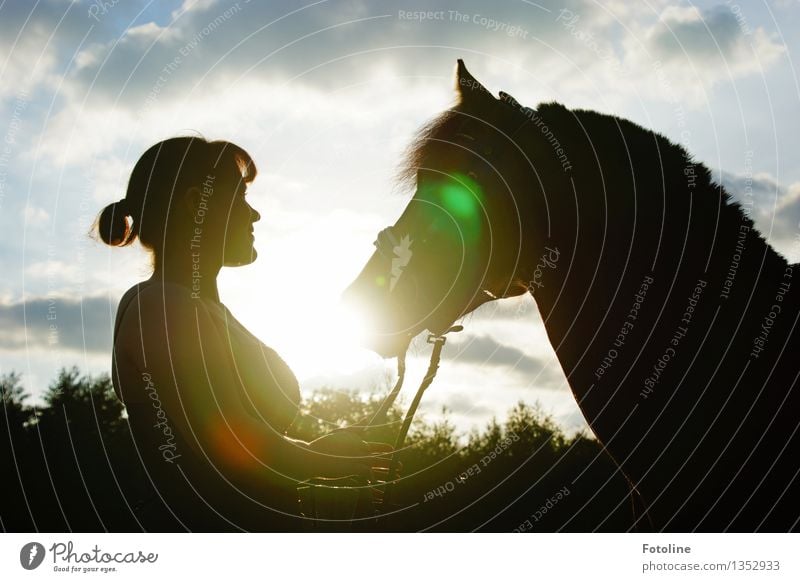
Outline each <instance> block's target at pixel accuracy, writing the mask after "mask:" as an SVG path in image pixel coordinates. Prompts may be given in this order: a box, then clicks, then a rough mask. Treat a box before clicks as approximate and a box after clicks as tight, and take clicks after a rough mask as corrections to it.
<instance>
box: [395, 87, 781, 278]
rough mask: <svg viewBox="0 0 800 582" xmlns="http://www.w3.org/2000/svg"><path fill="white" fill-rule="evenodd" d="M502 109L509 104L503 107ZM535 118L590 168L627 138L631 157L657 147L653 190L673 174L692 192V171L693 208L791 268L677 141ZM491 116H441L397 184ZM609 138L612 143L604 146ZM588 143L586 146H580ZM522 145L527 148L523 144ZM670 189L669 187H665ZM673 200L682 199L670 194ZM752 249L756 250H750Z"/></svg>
mask: <svg viewBox="0 0 800 582" xmlns="http://www.w3.org/2000/svg"><path fill="white" fill-rule="evenodd" d="M498 106H504V105H502V104H499V103H498ZM535 111H536V115H537V116H538V117H539V118H541V119H543V120H544V121H545V123H546V124H547V126H548V127H549V128H550V129H551V130H552V131H553V133H554V134H555V135H556V136H557V137H558V140H559V141H560V142H561V143H562V144H564V149H565V150H567V151H569V152H570V158H571V159H572V160H573V161H577V162H580V160H581V156H582V155H583V156H588V159H589V160H591V164H594V163H595V157H594V156H595V155H597V152H600V153H601V157H602V156H609V157H613V155H615V153H618V150H619V140H620V138H623V139H624V141H625V148H626V149H627V151H628V152H629V153H631V152H632V153H633V155H636V154H637V153H640V152H652V151H653V148H654V146H655V147H656V148H657V150H658V156H657V158H655V159H650V158H653V156H650V158H648V157H647V156H642V157H640V158H639V161H640V162H642V163H643V165H644V166H645V167H641V168H640V167H636V168H634V169H635V171H636V172H640V173H641V174H644V175H648V177H649V176H652V177H653V178H654V179H655V177H658V187H657V188H654V190H657V191H659V192H660V191H661V188H662V182H661V175H662V173H663V174H665V175H666V174H669V175H670V176H672V181H673V186H674V184H677V183H679V182H683V187H680V188H674V189H676V190H680V191H682V192H684V193H686V192H687V188H686V181H685V178H684V175H683V170H684V169H685V168H687V167H692V168H693V169H694V172H695V178H696V183H695V186H694V188H693V192H694V193H695V194H694V199H693V204H694V205H695V207H696V208H697V209H698V210H701V211H703V210H704V211H705V212H706V213H707V214H708V215H716V213H717V212H719V219H720V226H721V227H722V228H733V227H734V225H736V226H735V228H738V227H739V226H738V225H746V226H747V227H749V229H750V235H751V238H750V242H749V243H748V246H750V245H754V246H756V247H758V248H759V250H760V249H763V250H764V251H765V252H766V258H767V259H770V260H769V261H768V262H769V263H773V264H774V263H775V261H777V262H778V264H780V265H786V264H787V261H786V259H785V258H784V257H783V256H782V255H780V254H779V253H778V252H777V251H775V250H774V249H773V248H772V247H771V246H770V245H769V244H768V243H767V241H766V240H765V239H764V237H763V236H762V235H761V233H760V232H759V231H758V230H757V229H756V228H755V225H754V223H753V221H752V220H751V219H750V217H749V215H748V214H747V213H746V212H745V211H744V209H743V208H742V206H741V204H740V203H739V202H737V201H735V200H733V199H732V198H731V196H730V194H729V193H728V192H727V191H726V190H725V188H724V187H723V186H722V185H721V184H718V183H716V182H715V181H713V180H712V177H711V172H710V171H709V169H708V168H707V167H706V166H705V165H703V164H702V163H700V162H697V161H695V160H694V159H693V158H692V156H691V155H690V154H689V153H688V152H687V151H686V149H685V148H684V147H683V146H681V145H680V144H676V143H673V142H672V141H670V140H669V139H667V138H666V137H665V136H663V135H661V134H659V133H657V132H654V131H652V130H648V129H645V128H644V127H642V126H640V125H638V124H636V123H634V122H632V121H628V120H627V119H623V118H620V117H616V116H613V115H607V114H602V113H598V112H596V111H590V110H585V109H572V110H571V109H567V108H566V107H564V106H563V105H561V104H559V103H556V102H550V103H542V104H540V105H539V106H538V107H537V108H536V110H535ZM465 113H466V114H467V115H469V116H479V117H482V118H488V117H489V116H488V114H487V113H486V112H475V111H466V108H465V106H464V104H461V103H460V104H458V105H456V106H454V107H453V108H451V109H448V110H446V111H444V112H442V113H441V114H440V115H438V116H436V117H434V118H433V119H431V120H430V121H429V122H428V123H426V124H425V125H423V126H422V127H421V128H420V129H419V130H418V131H417V133H416V134H415V136H414V138H413V140H412V141H411V143H410V144H409V146H408V147H407V148H406V151H405V155H404V157H403V159H402V162H401V164H400V166H399V168H398V171H397V181H398V183H399V184H400V185H401V186H406V187H408V186H410V187H413V186H414V184H415V181H416V178H417V169H418V168H432V167H437V166H438V165H440V159H439V156H440V153H441V151H442V143H443V142H448V141H451V140H452V139H453V137H454V135H455V133H457V131H458V128H460V127H461V124H462V123H463V122H464V119H465V116H464V114H465ZM527 131H529V132H533V133H535V134H538V135H541V133H542V132H540V131H539V128H538V127H536V126H535V125H534V124H533V123H531V124H529V127H528V129H527ZM586 135H588V136H591V141H592V144H593V148H592V150H590V151H587V148H586V145H585V142H586ZM606 140H608V144H606V143H603V142H604V141H606ZM581 144H584V145H581ZM520 145H521V147H522V144H520ZM583 165H584V164H580V163H578V164H576V168H575V170H574V172H575V177H576V182H578V180H579V177H580V173H581V166H583ZM666 186H667V188H668V191H670V190H669V184H667V185H666ZM670 195H671V196H675V195H679V194H678V193H671V194H670ZM751 250H752V247H751Z"/></svg>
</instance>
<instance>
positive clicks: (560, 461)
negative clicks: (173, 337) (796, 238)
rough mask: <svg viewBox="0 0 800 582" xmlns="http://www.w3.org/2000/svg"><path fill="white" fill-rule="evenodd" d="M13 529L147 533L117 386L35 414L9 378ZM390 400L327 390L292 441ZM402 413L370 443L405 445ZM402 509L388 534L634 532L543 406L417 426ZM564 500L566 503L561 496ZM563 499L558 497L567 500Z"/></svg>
mask: <svg viewBox="0 0 800 582" xmlns="http://www.w3.org/2000/svg"><path fill="white" fill-rule="evenodd" d="M0 398H2V403H3V414H2V415H0V429H1V430H2V436H0V439H2V445H1V447H0V468H1V469H2V474H3V475H4V477H5V478H4V490H3V495H2V505H0V526H2V529H3V530H4V531H34V530H39V531H104V530H106V531H138V530H140V529H141V527H140V526H139V524H138V522H137V520H136V518H135V517H134V512H133V511H132V507H133V506H134V505H135V504H136V502H137V498H136V495H137V488H136V487H137V485H138V484H140V483H141V482H142V481H143V480H144V479H146V475H145V474H144V473H143V471H142V469H141V462H140V460H139V455H138V453H137V450H136V447H135V444H134V442H133V440H132V439H131V436H130V431H129V427H128V424H127V420H126V418H125V415H124V407H123V406H122V404H121V403H120V402H119V401H118V400H117V398H116V396H115V394H114V391H113V388H112V385H111V381H110V378H109V377H108V376H107V375H101V376H97V377H89V376H82V375H81V374H80V373H79V371H78V370H77V369H76V368H72V369H64V370H62V371H61V372H60V373H59V375H58V377H57V378H56V379H55V380H54V381H53V383H52V384H51V385H50V386H49V387H48V389H47V391H46V392H45V394H44V398H43V400H44V404H43V405H41V406H31V405H29V404H28V403H27V401H28V394H27V393H26V392H25V390H24V389H23V387H22V384H21V378H20V376H19V375H18V374H15V373H13V372H12V373H10V374H6V375H3V376H0ZM381 399H382V397H381V396H378V395H371V396H369V397H363V396H361V395H359V394H358V393H355V392H347V391H343V390H333V389H322V390H319V391H317V392H315V393H314V394H313V395H312V397H311V398H309V399H307V400H306V401H305V402H304V404H303V408H302V410H301V414H300V415H299V416H298V419H297V420H296V422H295V423H294V424H293V426H292V427H291V430H290V436H292V437H295V438H302V439H306V440H310V439H313V438H315V437H317V436H319V435H321V434H324V433H325V432H327V431H329V430H332V429H334V428H341V427H344V426H352V425H355V424H359V423H360V422H363V421H364V420H365V419H369V418H371V417H372V416H373V415H374V413H375V412H376V411H377V409H378V407H379V406H380V403H381ZM402 413H403V411H402V410H401V408H400V407H399V406H395V407H394V408H393V409H392V410H391V411H390V412H389V415H388V419H387V422H386V424H384V425H382V426H379V427H375V428H371V429H369V431H368V432H367V434H366V435H365V438H366V439H367V440H373V441H381V442H387V443H390V444H394V439H395V435H396V433H397V430H398V428H399V425H400V422H401V420H402ZM398 458H399V460H400V461H401V462H402V467H403V469H402V474H401V477H400V480H399V481H398V482H397V483H396V485H395V486H394V487H393V489H392V491H391V499H392V502H393V505H394V506H395V508H396V509H398V511H397V513H396V514H395V515H394V516H393V517H392V518H391V519H386V520H384V521H383V522H381V527H382V528H384V529H389V530H403V531H408V530H412V531H415V530H422V529H427V530H435V531H471V530H486V531H511V530H514V529H523V530H532V531H556V530H559V529H563V530H567V531H592V530H595V529H599V530H611V531H620V530H626V529H627V528H628V527H629V525H630V523H631V515H630V507H629V504H628V501H627V495H628V489H627V485H626V482H625V480H624V478H623V477H622V476H621V474H620V473H619V472H618V470H617V468H616V467H615V466H614V464H613V462H612V461H611V460H610V459H609V458H608V457H607V455H605V454H604V453H603V452H602V449H601V447H600V445H599V444H598V443H597V442H596V441H595V440H593V439H591V438H588V437H586V436H584V435H577V436H574V437H567V436H565V435H564V434H563V432H562V431H561V430H560V428H559V427H558V425H557V424H556V423H555V422H554V421H553V420H552V418H549V417H547V416H546V415H545V414H543V412H542V411H541V410H540V409H539V408H538V407H531V406H528V405H526V404H523V403H520V404H518V405H517V406H516V407H514V408H513V409H512V410H511V411H510V412H509V415H508V417H507V419H506V420H505V421H504V422H502V423H501V422H498V421H497V420H492V421H491V422H490V423H488V425H487V426H486V427H485V428H484V429H483V430H481V431H478V430H473V431H471V432H470V433H469V434H468V435H462V434H459V433H458V432H457V430H456V429H455V427H454V426H453V424H452V423H451V422H450V421H449V420H448V417H447V414H446V411H445V415H444V418H443V420H440V421H438V422H426V421H425V419H424V418H423V417H420V418H417V419H415V422H414V424H413V425H412V429H411V431H410V433H409V436H408V439H407V441H406V447H405V448H404V449H403V450H402V451H399V452H398ZM559 492H560V493H559ZM556 498H557V499H556Z"/></svg>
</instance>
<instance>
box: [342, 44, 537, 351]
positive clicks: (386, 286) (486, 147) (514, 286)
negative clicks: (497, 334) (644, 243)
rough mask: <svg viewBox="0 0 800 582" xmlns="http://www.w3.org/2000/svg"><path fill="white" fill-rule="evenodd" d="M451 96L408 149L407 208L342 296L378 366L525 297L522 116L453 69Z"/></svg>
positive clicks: (527, 181)
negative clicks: (361, 319)
mask: <svg viewBox="0 0 800 582" xmlns="http://www.w3.org/2000/svg"><path fill="white" fill-rule="evenodd" d="M457 86H458V93H459V101H458V104H457V105H456V106H455V107H453V108H452V109H450V110H448V111H446V112H445V113H443V114H442V115H441V116H439V117H438V118H436V119H434V120H433V121H432V122H431V123H429V124H428V125H427V126H426V127H424V128H423V129H422V130H421V131H420V133H419V135H418V137H417V139H416V141H415V142H414V144H412V147H411V148H410V149H409V153H408V158H407V161H406V165H405V167H404V171H403V174H402V175H403V177H404V178H405V179H407V180H408V181H409V182H412V181H413V183H414V184H415V186H416V192H415V193H414V196H413V198H412V199H411V201H410V202H409V204H408V206H407V207H406V208H405V210H404V211H403V213H402V215H401V216H400V218H399V219H398V220H397V222H396V223H395V224H394V225H393V226H390V227H389V228H386V229H384V230H383V231H381V232H380V233H379V234H378V237H377V240H376V241H375V246H376V247H377V250H376V251H375V253H374V254H373V255H372V257H371V258H370V259H369V261H368V262H367V264H366V266H365V267H364V268H363V270H362V271H361V274H360V275H359V276H358V278H357V279H356V280H355V281H354V282H353V283H352V284H351V285H350V287H349V288H348V289H347V291H346V292H345V299H346V301H348V302H350V303H351V304H353V305H355V306H357V308H358V309H359V310H361V311H362V313H364V315H365V319H366V321H367V322H368V330H367V332H368V338H369V340H368V343H369V347H371V348H372V349H374V350H376V351H377V352H379V353H381V354H382V355H384V356H393V355H398V354H400V353H402V352H403V351H405V349H406V348H407V346H408V343H409V342H410V340H411V338H413V337H414V336H416V335H417V334H418V333H420V332H422V331H423V330H425V329H427V330H430V331H431V332H432V333H436V334H440V333H443V332H445V331H446V330H447V329H448V328H449V327H450V326H451V325H452V324H453V323H454V322H455V321H456V320H457V319H458V318H460V317H461V316H463V315H465V314H467V313H469V312H471V311H473V310H474V309H476V308H477V307H478V306H480V305H482V304H483V303H486V302H487V301H491V300H493V299H496V298H500V297H509V296H513V295H520V294H522V293H524V292H525V291H526V289H527V285H526V282H527V281H528V280H529V279H528V278H526V276H525V271H526V269H525V268H526V267H528V266H529V264H528V263H529V261H528V259H527V257H526V256H525V254H524V253H523V252H522V249H523V248H527V247H528V245H526V244H524V243H525V240H524V239H525V238H526V237H528V236H531V235H530V234H529V233H530V232H537V231H539V232H540V231H541V229H538V228H529V226H530V225H529V224H527V222H528V221H529V220H531V210H530V208H527V206H528V205H529V204H530V203H531V200H530V198H531V197H530V196H529V195H528V194H529V193H530V191H531V190H532V187H533V183H535V181H536V173H535V171H533V169H532V164H531V162H530V160H528V159H527V156H526V155H525V154H524V152H523V149H522V148H521V147H520V146H518V142H519V141H520V139H521V136H522V135H523V132H520V131H519V130H520V129H521V128H522V127H523V126H524V125H525V124H526V123H527V122H528V121H529V120H530V116H529V113H528V112H529V111H530V110H526V109H525V108H522V107H520V106H519V104H517V103H516V101H514V99H513V98H512V97H510V96H509V95H506V94H504V93H501V99H496V98H494V97H493V96H492V95H491V94H490V93H489V92H488V91H487V90H486V89H485V88H484V87H483V86H482V85H481V84H480V83H479V82H478V81H477V80H476V79H475V78H474V77H472V75H471V74H470V73H469V72H468V71H467V69H466V67H465V66H464V63H463V62H462V61H461V60H459V62H458V72H457ZM530 113H532V112H530ZM521 192H525V196H521V195H519V194H518V193H521ZM523 263H524V264H523Z"/></svg>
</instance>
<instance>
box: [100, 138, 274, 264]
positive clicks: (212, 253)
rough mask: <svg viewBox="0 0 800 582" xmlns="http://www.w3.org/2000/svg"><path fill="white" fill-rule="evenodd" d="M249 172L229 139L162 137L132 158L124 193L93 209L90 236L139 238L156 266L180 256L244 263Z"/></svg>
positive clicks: (250, 166)
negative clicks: (94, 232)
mask: <svg viewBox="0 0 800 582" xmlns="http://www.w3.org/2000/svg"><path fill="white" fill-rule="evenodd" d="M256 173H257V170H256V166H255V163H254V162H253V160H252V158H251V157H250V155H249V154H248V153H247V152H246V151H245V150H244V149H242V148H241V147H239V146H237V145H235V144H233V143H231V142H227V141H207V140H206V139H204V138H202V137H174V138H170V139H167V140H164V141H162V142H159V143H157V144H155V145H153V146H151V147H150V148H149V149H148V150H147V151H146V152H145V153H144V154H143V155H142V157H141V158H139V161H138V162H137V163H136V165H135V166H134V168H133V171H132V172H131V176H130V179H129V181H128V187H127V192H126V194H125V197H124V198H122V199H121V200H119V201H117V202H114V203H111V204H109V205H108V206H106V207H105V208H104V209H103V210H102V211H101V212H100V214H99V216H98V218H97V221H96V229H97V234H98V235H99V237H100V239H101V240H102V241H103V242H105V243H106V244H108V245H111V246H126V245H129V244H131V243H132V242H133V241H135V240H136V239H137V238H138V239H139V241H140V242H141V243H142V245H143V246H144V247H146V248H147V249H149V250H150V251H151V252H152V253H153V259H154V260H153V263H154V266H155V267H157V268H158V267H161V268H163V267H165V264H166V263H167V262H169V257H171V256H174V257H175V258H176V259H177V260H181V259H179V257H183V256H187V255H191V256H192V257H197V259H198V260H197V262H199V261H200V260H201V259H200V257H202V261H203V262H204V263H206V264H207V265H209V264H215V263H219V266H222V265H230V266H234V265H243V264H248V263H251V262H252V261H253V260H255V257H256V251H255V250H254V249H253V226H252V225H253V222H255V221H257V220H258V219H259V218H260V216H259V214H258V212H256V211H255V210H254V209H253V208H252V207H251V206H250V205H249V204H248V203H247V201H246V200H245V199H244V194H245V192H246V189H247V185H248V184H249V183H250V182H252V181H253V180H254V179H255V177H256Z"/></svg>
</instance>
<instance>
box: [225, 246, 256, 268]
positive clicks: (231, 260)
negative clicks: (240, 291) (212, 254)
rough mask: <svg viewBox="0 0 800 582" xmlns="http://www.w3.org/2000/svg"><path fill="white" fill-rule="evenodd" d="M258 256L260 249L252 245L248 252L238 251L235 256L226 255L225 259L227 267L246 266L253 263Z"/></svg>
mask: <svg viewBox="0 0 800 582" xmlns="http://www.w3.org/2000/svg"><path fill="white" fill-rule="evenodd" d="M257 258H258V251H257V250H256V249H255V247H250V249H249V250H248V251H247V252H241V253H236V254H235V255H234V256H230V257H228V256H226V257H225V260H224V261H223V263H222V264H223V266H225V267H244V266H245V265H249V264H251V263H253V262H254V261H255V260H256V259H257Z"/></svg>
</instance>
